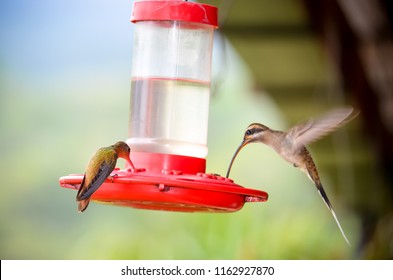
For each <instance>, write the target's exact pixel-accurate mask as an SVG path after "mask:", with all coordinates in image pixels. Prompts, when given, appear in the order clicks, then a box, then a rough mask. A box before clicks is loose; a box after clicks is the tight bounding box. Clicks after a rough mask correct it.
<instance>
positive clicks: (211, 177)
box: [60, 153, 268, 212]
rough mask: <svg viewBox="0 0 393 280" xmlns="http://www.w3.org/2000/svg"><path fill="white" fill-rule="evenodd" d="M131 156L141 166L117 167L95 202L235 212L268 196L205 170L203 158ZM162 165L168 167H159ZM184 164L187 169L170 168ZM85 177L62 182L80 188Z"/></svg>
mask: <svg viewBox="0 0 393 280" xmlns="http://www.w3.org/2000/svg"><path fill="white" fill-rule="evenodd" d="M162 156H163V158H162ZM131 158H132V159H133V163H134V165H135V167H137V169H136V170H131V169H128V170H120V169H119V168H117V169H115V170H114V171H113V173H112V177H113V179H107V180H106V181H105V182H104V184H103V185H102V186H101V187H99V188H98V190H97V191H96V192H94V193H93V195H92V196H91V200H92V201H95V202H99V203H105V204H112V205H119V206H127V207H133V208H139V209H149V210H166V211H179V212H235V211H238V210H240V209H241V208H242V207H243V205H244V203H246V202H264V201H267V199H268V194H267V193H266V192H264V191H260V190H254V189H248V188H244V187H242V186H240V185H237V184H235V183H234V182H233V181H232V180H231V179H228V178H225V177H221V176H220V175H217V174H206V173H204V171H203V172H201V171H202V170H204V166H205V163H204V160H202V159H196V158H192V157H184V156H181V157H179V156H176V155H160V154H148V153H139V154H138V153H134V154H132V155H131ZM159 159H161V161H160V160H159ZM162 159H164V160H162ZM186 159H188V164H190V165H192V166H194V167H192V168H189V167H188V169H187V167H184V166H186V165H188V164H186ZM200 161H203V162H200ZM159 166H161V168H164V169H161V170H159ZM181 166H183V171H181V170H179V169H167V168H179V167H181ZM198 169H199V171H198ZM186 170H187V171H186ZM188 172H197V173H192V174H190V173H188ZM82 179H83V175H82V174H74V175H69V176H64V177H61V178H60V185H61V186H62V187H65V188H71V189H75V190H77V189H79V187H80V184H81V183H82Z"/></svg>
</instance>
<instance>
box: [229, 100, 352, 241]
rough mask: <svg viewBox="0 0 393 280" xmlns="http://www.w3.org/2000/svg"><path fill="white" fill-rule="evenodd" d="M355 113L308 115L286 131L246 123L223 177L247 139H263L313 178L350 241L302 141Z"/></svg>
mask: <svg viewBox="0 0 393 280" xmlns="http://www.w3.org/2000/svg"><path fill="white" fill-rule="evenodd" d="M357 115H358V113H357V112H354V110H353V109H352V108H342V109H336V110H333V111H331V112H329V113H327V114H326V115H324V116H321V117H319V118H317V119H315V120H313V119H310V120H309V121H307V122H304V123H301V124H299V125H296V126H294V127H292V128H291V129H289V130H288V131H287V132H283V131H277V130H273V129H270V128H269V127H267V126H265V125H262V124H259V123H253V124H250V125H249V126H248V127H247V130H246V132H245V134H244V138H243V141H242V143H241V144H240V146H239V147H238V148H237V150H236V152H235V154H234V155H233V157H232V160H231V163H230V164H229V168H228V172H227V177H228V176H229V172H230V171H231V167H232V164H233V161H234V160H235V158H236V156H237V154H238V153H239V151H240V150H241V149H242V148H243V147H244V146H246V145H247V144H249V143H257V142H259V143H263V144H266V145H268V146H270V147H271V148H273V149H274V150H275V151H276V152H277V153H278V154H279V155H280V156H281V157H282V158H283V159H285V160H286V161H288V162H290V163H292V164H293V166H294V167H297V168H299V169H300V170H301V171H303V172H305V173H306V174H307V176H308V177H309V178H310V180H311V181H313V182H314V184H315V186H316V187H317V189H318V192H319V194H320V195H321V197H322V199H323V201H324V202H325V203H326V206H327V207H328V208H329V210H330V211H331V213H332V215H333V217H334V219H335V220H336V223H337V225H338V227H339V229H340V231H341V233H342V235H343V237H344V239H345V241H346V242H347V243H348V244H349V245H350V243H349V241H348V239H347V237H346V236H345V233H344V231H343V229H342V228H341V225H340V222H339V221H338V219H337V216H336V213H335V212H334V210H333V207H332V204H331V203H330V201H329V199H328V197H327V194H326V192H325V190H324V189H323V186H322V183H321V180H320V179H319V176H318V171H317V168H316V166H315V163H314V161H313V159H312V157H311V154H310V152H309V151H308V150H307V148H306V147H305V145H307V144H310V143H311V142H314V141H316V140H318V139H320V138H322V137H323V136H325V135H327V134H328V133H330V132H332V131H333V130H335V129H337V128H338V127H340V126H342V125H344V124H346V123H347V122H349V121H350V120H352V119H353V118H355V117H356V116H357Z"/></svg>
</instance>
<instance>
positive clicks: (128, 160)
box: [126, 155, 135, 170]
mask: <svg viewBox="0 0 393 280" xmlns="http://www.w3.org/2000/svg"><path fill="white" fill-rule="evenodd" d="M126 160H127V162H128V164H129V165H130V168H131V170H135V166H134V164H133V163H132V161H131V159H130V156H129V155H128V157H127V159H126Z"/></svg>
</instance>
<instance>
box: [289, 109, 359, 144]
mask: <svg viewBox="0 0 393 280" xmlns="http://www.w3.org/2000/svg"><path fill="white" fill-rule="evenodd" d="M357 115H358V112H354V110H353V108H340V109H335V110H333V111H330V112H328V113H327V114H325V115H323V116H321V117H319V118H316V119H311V120H309V121H307V122H305V123H301V124H299V125H296V126H294V127H293V128H291V129H290V130H289V131H288V132H287V137H288V139H290V140H291V142H292V143H293V148H294V149H297V148H299V147H301V146H305V145H307V144H309V143H311V142H314V141H316V140H318V139H320V138H322V137H323V136H325V135H327V134H329V133H331V132H332V131H334V130H336V129H337V128H339V127H340V126H342V125H344V124H346V123H347V122H349V121H350V120H352V119H353V118H355V117H356V116H357Z"/></svg>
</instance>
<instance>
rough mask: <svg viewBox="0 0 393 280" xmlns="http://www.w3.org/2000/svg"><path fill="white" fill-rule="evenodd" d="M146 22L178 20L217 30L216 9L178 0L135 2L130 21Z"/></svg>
mask: <svg viewBox="0 0 393 280" xmlns="http://www.w3.org/2000/svg"><path fill="white" fill-rule="evenodd" d="M146 20H178V21H186V22H195V23H203V24H208V25H212V26H214V28H217V27H218V9H217V7H214V6H211V5H207V4H201V3H194V2H186V1H179V0H172V1H170V0H169V1H168V0H167V1H138V2H135V3H134V9H133V12H132V16H131V21H132V22H138V21H146Z"/></svg>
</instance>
